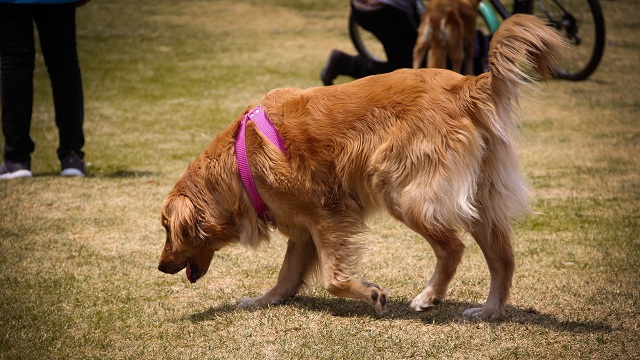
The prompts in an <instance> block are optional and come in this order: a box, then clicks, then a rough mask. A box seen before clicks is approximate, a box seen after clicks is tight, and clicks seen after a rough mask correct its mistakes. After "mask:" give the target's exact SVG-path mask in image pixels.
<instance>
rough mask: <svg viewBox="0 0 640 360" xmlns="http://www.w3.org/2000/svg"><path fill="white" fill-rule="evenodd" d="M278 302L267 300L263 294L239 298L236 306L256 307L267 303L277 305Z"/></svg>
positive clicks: (242, 307) (244, 307)
mask: <svg viewBox="0 0 640 360" xmlns="http://www.w3.org/2000/svg"><path fill="white" fill-rule="evenodd" d="M279 303H280V302H277V301H269V300H267V299H265V298H264V297H263V296H261V297H257V298H244V299H242V300H240V302H239V303H238V307H239V308H240V309H257V308H261V307H265V306H269V305H277V304H279Z"/></svg>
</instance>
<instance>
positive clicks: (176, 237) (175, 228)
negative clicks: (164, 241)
mask: <svg viewBox="0 0 640 360" xmlns="http://www.w3.org/2000/svg"><path fill="white" fill-rule="evenodd" d="M163 213H164V216H165V217H166V219H167V220H168V222H169V228H170V232H171V233H170V235H171V240H172V242H173V243H174V245H175V244H179V243H184V242H190V241H193V240H194V239H195V237H196V235H197V234H198V231H197V226H198V224H197V215H196V209H195V206H194V205H193V202H192V201H191V199H189V197H187V196H185V195H177V196H173V197H171V198H169V199H167V201H166V202H165V204H164V206H163Z"/></svg>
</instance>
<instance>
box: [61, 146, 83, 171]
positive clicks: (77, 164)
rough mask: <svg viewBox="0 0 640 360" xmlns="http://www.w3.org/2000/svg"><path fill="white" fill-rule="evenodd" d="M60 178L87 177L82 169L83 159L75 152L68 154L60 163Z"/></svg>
mask: <svg viewBox="0 0 640 360" xmlns="http://www.w3.org/2000/svg"><path fill="white" fill-rule="evenodd" d="M60 166H61V167H62V171H61V172H60V175H62V176H78V177H83V176H86V175H87V171H86V170H85V168H84V159H81V158H80V156H78V154H76V153H75V152H73V151H72V152H70V153H69V155H67V156H66V157H65V158H64V159H62V160H61V161H60Z"/></svg>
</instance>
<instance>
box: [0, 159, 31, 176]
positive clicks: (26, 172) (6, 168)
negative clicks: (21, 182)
mask: <svg viewBox="0 0 640 360" xmlns="http://www.w3.org/2000/svg"><path fill="white" fill-rule="evenodd" d="M21 177H31V163H30V162H26V163H18V162H13V161H8V160H7V161H5V162H4V163H3V164H2V165H0V179H16V178H21Z"/></svg>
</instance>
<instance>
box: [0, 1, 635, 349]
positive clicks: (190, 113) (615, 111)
mask: <svg viewBox="0 0 640 360" xmlns="http://www.w3.org/2000/svg"><path fill="white" fill-rule="evenodd" d="M602 6H603V9H604V13H605V17H606V19H607V30H608V35H607V37H608V44H609V46H608V47H607V49H606V52H605V57H604V60H603V62H602V64H601V66H600V68H599V69H598V71H597V72H596V73H595V74H594V75H593V76H592V78H591V79H590V80H589V81H585V82H580V83H572V82H564V81H552V82H550V83H547V84H543V85H541V86H540V87H539V88H540V90H541V92H540V94H534V95H535V96H536V98H535V99H526V100H524V102H523V106H524V110H525V112H526V114H527V116H526V117H525V119H524V121H523V136H522V139H521V145H520V154H521V159H522V164H523V167H524V169H525V171H526V173H527V175H528V177H529V180H530V182H531V185H532V188H533V190H534V191H533V193H534V203H533V207H534V210H535V211H536V213H535V214H532V215H530V216H529V217H527V218H526V219H524V220H523V221H522V222H520V223H518V224H516V225H515V232H516V239H515V243H514V246H515V251H516V258H517V269H516V274H515V278H514V287H513V291H512V295H511V298H510V301H509V305H508V308H507V317H506V319H494V320H490V321H475V320H469V319H467V318H464V317H462V316H461V313H462V311H463V310H464V309H466V308H468V307H470V306H477V305H478V304H479V303H481V302H483V301H484V300H485V298H486V295H487V291H488V285H489V279H488V270H487V267H486V264H485V262H484V259H483V257H482V255H481V252H480V251H479V249H478V247H477V245H475V243H473V241H472V240H471V239H470V238H468V237H467V238H465V243H466V245H467V251H466V253H465V256H464V259H463V263H462V265H461V266H460V269H459V271H458V274H457V276H456V278H455V279H454V281H453V283H452V284H451V288H450V295H449V298H448V300H447V301H445V302H444V303H443V304H442V305H440V306H439V307H438V308H437V309H435V310H434V311H432V312H430V313H423V314H418V313H414V312H412V311H410V310H409V309H408V302H409V301H410V300H411V299H412V298H413V297H414V296H415V295H416V294H417V293H418V292H419V291H420V290H421V289H422V287H423V286H424V284H425V281H426V278H427V277H428V275H429V274H430V272H431V271H432V269H433V265H434V256H433V255H432V253H431V250H430V249H429V247H428V245H427V244H426V242H425V241H424V240H422V239H420V238H419V237H418V236H417V235H415V234H414V233H412V232H410V231H409V230H408V229H406V228H405V227H404V226H402V225H401V224H399V223H397V222H395V221H393V220H391V219H390V218H389V217H387V216H379V217H376V218H374V219H373V220H372V221H371V223H370V226H371V232H370V233H369V234H368V235H367V237H366V240H367V245H368V251H367V252H366V253H365V255H364V258H363V261H362V263H361V265H360V268H359V269H360V272H361V273H362V274H363V275H364V276H366V277H367V278H369V279H371V280H372V281H375V282H376V283H378V284H380V285H383V286H385V287H387V288H388V289H389V290H390V291H391V303H390V310H391V311H390V313H389V314H388V315H387V316H384V317H382V318H379V317H376V316H375V315H374V312H373V310H372V309H371V308H370V307H369V306H367V305H365V304H363V303H360V302H356V301H351V300H345V299H340V298H335V297H332V296H330V295H329V294H328V293H327V292H326V291H324V290H323V289H322V288H321V287H320V286H318V285H313V286H311V288H310V289H309V290H308V291H306V292H305V293H304V294H301V296H299V297H297V298H296V299H294V300H293V301H292V302H290V303H289V304H287V305H284V306H278V307H272V308H267V309H260V310H255V311H241V310H238V309H237V308H236V304H237V301H238V300H239V299H240V298H242V297H246V296H256V295H260V294H261V293H262V292H264V291H266V290H267V289H268V288H269V287H270V286H271V285H273V284H274V283H275V279H276V277H277V273H278V270H279V265H280V262H281V260H282V257H283V255H284V249H285V241H284V240H283V239H281V238H279V237H278V238H276V239H275V240H274V241H273V242H272V243H271V244H269V245H267V246H264V247H262V248H261V249H259V251H257V252H256V251H251V250H248V249H244V248H241V247H231V248H228V249H225V250H223V251H221V252H219V253H218V254H216V256H215V258H214V261H213V263H212V267H211V269H210V270H209V273H208V274H207V275H206V276H205V277H204V278H203V279H201V280H200V281H199V282H198V283H197V284H195V285H190V284H189V283H188V281H187V280H186V278H185V276H184V273H179V274H177V275H175V276H169V275H166V274H162V273H160V272H159V271H157V269H156V267H157V260H158V258H159V254H160V250H161V248H162V245H163V242H164V234H163V229H162V227H161V226H160V221H159V217H160V215H159V208H160V204H161V202H162V200H163V198H164V196H165V195H166V194H167V193H168V192H169V190H170V189H171V187H172V186H173V184H174V183H175V181H176V180H177V179H178V178H179V176H180V175H181V174H182V173H183V172H184V170H185V169H186V166H187V164H188V163H189V161H191V160H192V159H193V158H194V157H195V156H196V155H197V154H198V153H199V152H200V151H202V150H203V149H204V148H205V147H206V146H207V145H208V144H209V142H210V141H211V140H212V139H213V137H214V136H215V134H216V133H217V132H218V131H220V130H221V129H223V128H224V127H225V126H226V125H227V124H228V123H229V122H230V121H231V120H232V119H234V118H235V116H236V115H237V114H238V113H239V112H240V111H241V110H242V109H244V107H245V106H246V105H247V104H249V103H250V102H252V101H254V100H256V99H258V98H259V97H260V96H261V95H262V94H264V93H265V92H267V91H269V90H270V89H272V88H275V87H283V86H295V87H310V86H317V85H319V84H320V82H319V79H318V74H319V71H320V69H321V68H322V66H323V65H324V62H325V60H326V58H327V56H328V54H329V52H330V50H331V49H332V48H340V49H342V50H344V51H349V52H353V50H352V46H351V45H350V43H349V40H348V36H347V27H346V17H347V14H348V6H347V5H346V4H345V2H344V1H342V0H341V1H338V0H331V1H308V0H305V1H289V0H271V1H249V0H247V1H181V2H179V3H178V2H175V1H164V0H162V1H135V2H132V1H124V0H119V1H116V0H114V1H108V2H107V1H92V2H90V3H89V4H88V5H87V6H85V7H83V8H80V9H79V10H78V43H79V51H80V54H79V55H80V59H81V65H82V70H83V77H84V85H85V99H86V104H85V106H86V125H85V129H86V135H87V145H86V148H85V150H86V152H87V160H88V161H89V162H90V166H89V167H88V171H89V177H87V178H85V179H63V178H60V177H59V176H57V173H58V171H59V169H58V167H59V164H58V162H57V159H56V157H55V149H56V147H57V132H56V129H55V125H54V122H53V109H52V105H51V94H50V89H49V84H48V79H47V75H46V70H45V69H44V65H43V63H42V59H41V58H38V62H37V68H36V78H35V89H36V94H35V104H34V119H33V128H32V136H33V138H34V140H35V142H36V144H37V145H36V151H35V153H34V154H33V171H34V175H35V177H34V178H32V179H20V180H15V181H6V182H2V183H0V199H1V206H0V289H1V290H0V359H16V358H20V359H44V358H47V359H69V358H79V359H86V358H101V359H102V358H109V359H119V358H166V359H176V358H225V359H227V358H238V359H256V358H268V359H270V358H349V359H351V358H353V359H371V358H385V359H394V358H429V357H434V358H457V359H471V358H501V359H503V358H506V359H515V358H552V359H556V358H593V359H607V358H610V359H624V358H628V359H632V358H638V357H640V340H638V339H640V310H639V309H640V294H639V290H638V289H640V280H639V279H638V270H639V269H640V173H639V170H638V169H640V157H639V156H638V153H639V152H640V120H639V119H640V85H639V84H640V72H639V71H638V67H637V61H638V58H640V33H638V31H637V30H638V23H637V18H636V17H637V16H636V15H637V2H636V1H634V0H620V1H610V0H604V1H602ZM341 81H346V79H341Z"/></svg>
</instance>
